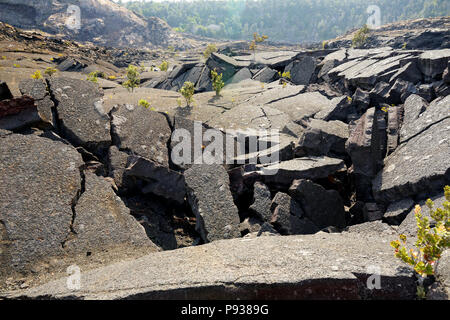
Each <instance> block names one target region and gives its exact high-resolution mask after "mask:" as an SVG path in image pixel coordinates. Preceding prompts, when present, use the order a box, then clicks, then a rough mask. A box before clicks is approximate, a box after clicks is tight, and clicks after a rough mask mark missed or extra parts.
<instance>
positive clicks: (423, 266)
mask: <svg viewBox="0 0 450 320" xmlns="http://www.w3.org/2000/svg"><path fill="white" fill-rule="evenodd" d="M444 194H445V199H446V201H445V202H444V203H443V208H437V209H435V208H434V203H433V201H431V199H428V200H427V202H426V205H427V207H428V209H429V212H430V217H431V218H432V219H433V220H434V221H435V222H436V224H435V225H434V227H431V226H430V221H429V219H428V218H427V217H426V216H424V215H423V214H422V208H421V207H420V206H419V205H417V206H416V208H415V209H414V213H415V217H416V222H417V241H416V243H415V247H416V249H417V250H414V249H409V250H407V248H406V240H407V238H406V236H405V235H404V234H401V235H400V236H399V240H396V241H392V242H391V246H392V247H393V248H394V249H395V256H396V257H397V258H398V259H400V260H402V261H403V262H405V263H407V264H409V265H411V266H412V267H413V268H414V271H415V272H416V273H417V274H418V275H419V285H418V287H417V295H418V297H419V298H421V299H423V298H425V288H424V285H423V283H424V280H425V279H426V278H427V277H428V276H432V275H434V274H435V268H436V263H437V261H438V260H439V258H440V257H441V255H442V253H443V252H444V250H446V249H448V248H449V247H450V219H449V217H450V186H446V187H445V188H444Z"/></svg>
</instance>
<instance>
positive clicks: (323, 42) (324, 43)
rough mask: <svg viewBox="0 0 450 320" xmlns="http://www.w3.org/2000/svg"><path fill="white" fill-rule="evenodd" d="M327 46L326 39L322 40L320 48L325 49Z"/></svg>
mask: <svg viewBox="0 0 450 320" xmlns="http://www.w3.org/2000/svg"><path fill="white" fill-rule="evenodd" d="M327 46H328V41H322V49H326V48H327Z"/></svg>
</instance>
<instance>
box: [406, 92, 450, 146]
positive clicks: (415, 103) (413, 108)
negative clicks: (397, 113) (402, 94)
mask: <svg viewBox="0 0 450 320" xmlns="http://www.w3.org/2000/svg"><path fill="white" fill-rule="evenodd" d="M449 106H450V95H449V96H447V97H445V98H438V99H435V100H434V101H432V102H431V103H430V104H429V105H428V103H427V102H426V101H425V100H424V99H423V98H421V97H419V96H417V95H411V96H409V97H408V99H406V101H405V106H404V108H405V111H404V121H403V125H402V127H401V130H400V143H403V142H405V141H408V140H410V139H411V138H413V137H415V136H417V135H418V134H420V133H421V132H423V131H424V130H426V129H427V128H429V127H430V126H432V125H434V124H436V123H438V122H440V121H442V120H444V119H449V118H450V107H449Z"/></svg>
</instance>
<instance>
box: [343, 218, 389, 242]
mask: <svg viewBox="0 0 450 320" xmlns="http://www.w3.org/2000/svg"><path fill="white" fill-rule="evenodd" d="M346 232H349V233H358V234H360V235H362V236H366V237H370V236H379V237H387V239H392V240H394V239H396V238H397V232H396V230H395V229H394V228H393V227H391V226H389V225H388V224H386V223H383V222H381V221H371V222H364V223H362V224H356V225H353V226H350V227H348V228H347V229H346Z"/></svg>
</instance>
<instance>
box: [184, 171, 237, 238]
mask: <svg viewBox="0 0 450 320" xmlns="http://www.w3.org/2000/svg"><path fill="white" fill-rule="evenodd" d="M184 176H185V180H186V188H187V191H188V192H187V194H188V200H189V204H190V206H191V208H192V211H193V212H194V213H195V215H196V217H197V225H196V230H197V231H198V232H199V233H200V234H201V236H202V239H203V240H204V241H205V242H211V241H215V240H220V239H231V238H237V237H239V236H240V233H239V214H238V210H237V208H236V206H235V205H234V203H233V197H232V195H231V191H230V179H229V177H228V174H227V172H226V171H225V169H224V168H223V167H222V166H221V165H193V166H192V167H191V168H189V169H188V170H186V171H185V173H184Z"/></svg>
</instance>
